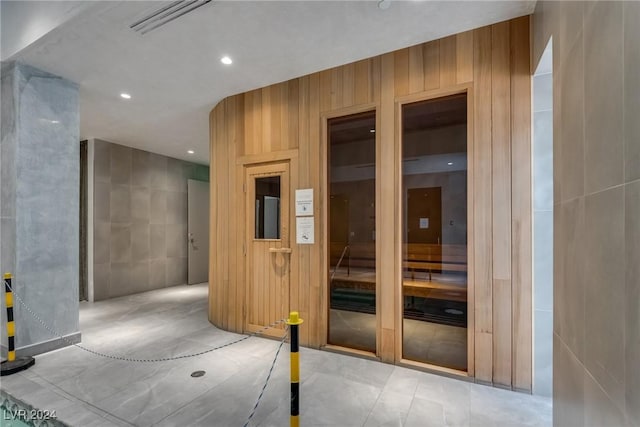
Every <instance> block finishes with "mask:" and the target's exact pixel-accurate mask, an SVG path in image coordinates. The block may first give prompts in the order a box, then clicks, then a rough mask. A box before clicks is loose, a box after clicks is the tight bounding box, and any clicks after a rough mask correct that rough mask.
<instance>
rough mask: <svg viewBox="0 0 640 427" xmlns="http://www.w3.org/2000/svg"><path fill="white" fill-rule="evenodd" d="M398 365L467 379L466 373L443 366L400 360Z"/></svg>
mask: <svg viewBox="0 0 640 427" xmlns="http://www.w3.org/2000/svg"><path fill="white" fill-rule="evenodd" d="M398 365H400V366H405V367H408V368H416V369H419V370H421V371H424V372H429V373H436V374H447V375H448V376H453V377H455V378H467V377H468V376H469V375H468V373H467V372H466V371H459V370H457V369H451V368H445V367H444V366H437V365H429V364H428V363H422V362H416V361H415V360H411V359H400V361H399V362H398Z"/></svg>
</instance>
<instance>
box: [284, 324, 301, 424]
mask: <svg viewBox="0 0 640 427" xmlns="http://www.w3.org/2000/svg"><path fill="white" fill-rule="evenodd" d="M301 323H302V319H300V315H299V314H298V312H297V311H292V312H291V313H289V319H287V325H289V331H290V334H291V422H290V426H291V427H298V426H300V347H299V344H298V325H300V324H301Z"/></svg>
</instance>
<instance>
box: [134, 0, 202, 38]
mask: <svg viewBox="0 0 640 427" xmlns="http://www.w3.org/2000/svg"><path fill="white" fill-rule="evenodd" d="M211 1H212V0H181V1H174V2H171V3H168V4H166V5H163V6H162V7H161V8H160V9H158V10H156V11H154V12H152V13H150V14H149V15H147V16H145V17H144V18H142V19H140V20H139V21H137V22H135V23H134V24H131V25H130V26H129V28H131V29H132V30H133V31H135V32H137V33H140V34H142V35H144V34H147V33H148V32H150V31H153V30H155V29H156V28H160V27H162V26H163V25H165V24H168V23H169V22H171V21H173V20H174V19H178V18H180V17H181V16H184V15H186V14H187V13H189V12H193V11H194V10H196V9H198V8H200V7H202V6H204V5H206V4H207V3H211Z"/></svg>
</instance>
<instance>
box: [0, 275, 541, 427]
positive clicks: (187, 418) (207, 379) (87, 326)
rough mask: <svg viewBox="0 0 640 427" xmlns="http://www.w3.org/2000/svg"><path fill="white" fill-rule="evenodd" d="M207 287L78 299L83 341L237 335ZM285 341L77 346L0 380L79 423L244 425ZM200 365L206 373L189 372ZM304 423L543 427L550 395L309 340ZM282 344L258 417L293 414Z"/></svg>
mask: <svg viewBox="0 0 640 427" xmlns="http://www.w3.org/2000/svg"><path fill="white" fill-rule="evenodd" d="M206 294H207V288H206V286H205V285H197V286H181V287H174V288H168V289H163V290H159V291H152V292H148V293H145V294H138V295H134V296H130V297H123V298H118V299H114V300H109V301H103V302H99V303H94V304H87V303H83V304H81V309H80V324H81V329H82V334H83V335H82V337H83V340H82V344H83V345H85V346H86V347H89V348H92V349H95V350H97V351H100V352H106V353H110V354H124V355H127V356H130V357H137V358H158V357H166V356H173V355H181V354H187V353H193V352H198V351H202V350H206V349H208V348H211V347H213V346H216V345H219V344H222V343H225V342H228V341H231V340H233V339H236V338H238V337H240V336H239V335H237V334H232V333H228V332H224V331H221V330H219V329H216V328H215V327H213V326H212V325H211V324H209V322H208V321H207V317H206V307H207V298H206ZM278 345H279V343H278V342H276V341H274V340H268V339H262V338H250V339H248V340H246V341H243V342H241V343H239V344H235V345H233V346H230V347H226V348H224V349H221V350H216V351H213V352H211V353H208V354H206V355H203V356H199V357H196V358H190V359H181V360H179V361H170V362H162V363H132V362H123V361H118V360H111V359H105V358H102V357H98V356H95V355H92V354H90V353H87V352H85V351H82V350H80V349H78V348H76V347H71V348H67V349H62V350H58V351H55V352H51V353H48V354H45V355H41V356H38V357H37V358H36V365H35V366H34V367H32V368H31V369H29V370H28V371H25V372H23V373H20V374H16V375H12V376H9V377H3V378H2V383H1V385H2V389H3V390H5V391H7V392H8V393H10V394H12V395H13V396H14V397H16V398H18V399H21V400H23V401H25V402H27V403H29V404H31V405H33V406H35V407H37V408H40V409H48V410H56V411H57V415H58V417H59V418H60V419H61V420H62V421H65V422H66V423H68V424H69V425H73V426H80V427H89V426H131V425H135V426H150V425H157V426H172V427H173V426H176V427H185V426H222V427H232V426H243V425H244V424H245V422H246V420H247V417H248V416H249V414H250V412H251V409H252V407H253V405H254V404H255V401H256V398H257V397H258V395H259V394H260V389H261V387H262V384H263V383H264V380H265V378H266V375H267V372H268V369H269V366H270V364H271V362H272V360H273V357H274V356H275V352H276V349H277V347H278ZM196 370H205V371H206V375H205V376H204V377H201V378H192V377H191V376H190V374H191V373H192V372H193V371H196ZM301 377H302V384H301V404H300V407H301V425H303V426H341V427H348V426H402V425H404V426H454V425H455V426H458V425H460V426H466V425H468V426H547V425H551V401H550V400H549V399H547V398H541V397H536V396H530V395H525V394H521V393H514V392H509V391H505V390H500V389H496V388H491V387H486V386H482V385H477V384H472V383H469V382H464V381H460V380H454V379H449V378H444V377H439V376H435V375H431V374H427V373H424V372H419V371H415V370H410V369H406V368H401V367H397V366H393V365H388V364H383V363H378V362H374V361H369V360H364V359H359V358H354V357H349V356H343V355H339V354H335V353H330V352H326V351H317V350H310V349H305V348H303V349H301ZM288 414H289V360H288V345H287V344H285V347H284V348H283V350H282V352H281V353H280V357H279V358H278V361H277V364H276V368H275V370H274V373H273V376H272V378H271V381H270V382H269V385H268V387H267V389H266V391H265V394H264V397H263V399H262V402H261V404H260V406H259V408H258V410H257V412H256V415H255V416H254V418H253V419H252V420H251V424H250V425H260V426H286V425H288V423H289V415H288Z"/></svg>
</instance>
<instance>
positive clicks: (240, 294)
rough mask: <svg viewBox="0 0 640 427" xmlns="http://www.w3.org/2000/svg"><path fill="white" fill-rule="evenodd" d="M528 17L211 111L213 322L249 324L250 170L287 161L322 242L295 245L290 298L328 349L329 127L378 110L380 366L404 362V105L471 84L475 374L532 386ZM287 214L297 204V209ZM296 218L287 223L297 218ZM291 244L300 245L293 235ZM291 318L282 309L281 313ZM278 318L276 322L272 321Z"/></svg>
mask: <svg viewBox="0 0 640 427" xmlns="http://www.w3.org/2000/svg"><path fill="white" fill-rule="evenodd" d="M529 61H530V55H529V17H522V18H517V19H514V20H511V21H507V22H503V23H499V24H495V25H492V26H488V27H483V28H479V29H476V30H473V31H469V32H466V33H462V34H457V35H454V36H450V37H447V38H444V39H441V40H436V41H432V42H428V43H424V44H421V45H418V46H413V47H409V48H406V49H402V50H399V51H396V52H392V53H389V54H385V55H381V56H378V57H374V58H370V59H366V60H362V61H358V62H355V63H352V64H348V65H345V66H340V67H336V68H333V69H330V70H325V71H321V72H318V73H314V74H311V75H307V76H303V77H300V78H297V79H293V80H289V81H287V82H283V83H279V84H275V85H272V86H269V87H265V88H261V89H257V90H253V91H250V92H246V93H243V94H239V95H235V96H231V97H229V98H226V99H225V100H223V101H221V102H220V103H219V104H218V105H217V106H216V107H215V108H214V109H213V110H212V112H211V115H210V129H211V131H210V137H211V151H210V152H211V169H210V170H211V183H212V184H213V185H211V206H212V210H211V230H212V231H211V233H212V235H211V239H210V242H211V251H210V253H211V262H210V272H209V279H210V285H209V286H210V292H209V319H210V321H211V322H212V323H213V324H215V325H216V326H218V327H221V328H223V329H226V330H230V331H236V332H240V331H242V328H243V316H244V310H247V309H249V308H248V307H246V308H245V307H244V300H245V289H244V286H245V283H246V281H247V277H246V272H245V262H244V238H245V236H244V225H243V224H244V216H243V215H244V212H243V211H244V193H243V180H244V175H243V168H244V164H249V163H259V162H266V161H268V160H269V159H275V158H290V159H291V165H290V167H291V169H290V170H291V177H290V180H291V188H292V189H291V192H292V193H291V195H290V197H291V200H294V195H293V190H294V189H296V188H313V189H314V193H315V200H316V203H315V204H314V214H315V218H316V230H315V235H316V236H317V237H316V244H314V245H295V243H294V241H292V242H291V247H292V250H293V252H292V254H291V273H290V302H291V309H297V310H299V311H300V314H301V317H302V318H303V319H305V323H304V324H303V326H302V327H301V329H300V333H301V337H300V340H301V343H302V345H306V346H310V347H316V348H317V347H319V346H321V345H323V344H325V343H326V326H327V305H328V302H327V292H326V289H325V288H326V277H327V274H326V271H324V269H325V263H326V251H327V245H326V242H325V241H323V236H325V235H326V234H324V233H325V230H324V223H325V221H326V206H325V201H326V199H327V191H328V189H327V186H326V182H324V180H325V179H326V175H325V173H324V172H323V171H324V168H326V153H325V152H323V150H325V149H326V145H325V144H326V143H325V142H324V141H323V139H324V138H326V129H323V120H322V118H323V117H327V116H332V115H335V114H337V113H339V112H341V111H348V110H349V109H350V108H356V109H357V108H358V107H359V106H366V105H371V106H372V107H374V108H376V109H377V120H378V129H379V132H378V133H377V138H378V141H377V153H378V175H377V177H378V181H379V182H378V183H377V186H378V188H377V190H376V197H377V201H376V206H377V212H376V215H377V221H378V239H377V240H378V242H377V244H378V260H379V263H378V265H379V273H378V274H379V283H380V285H379V289H378V299H380V303H379V306H378V327H379V328H380V333H379V335H378V341H379V342H378V356H380V358H381V359H382V360H384V361H388V362H397V361H398V360H399V356H400V354H399V352H398V351H397V350H398V348H399V347H398V346H399V344H400V343H399V342H398V341H399V338H398V337H400V334H399V329H400V328H401V316H400V315H399V311H400V310H401V309H402V302H401V293H400V292H399V291H398V290H399V289H400V283H399V276H400V275H399V271H400V268H401V267H400V257H399V256H397V253H399V248H400V244H401V242H400V241H399V239H400V237H399V233H398V227H397V224H399V221H400V209H399V206H398V205H399V203H398V202H397V200H399V197H400V194H399V191H398V189H399V188H400V183H399V180H400V175H401V171H400V166H399V165H400V150H399V142H400V141H399V138H398V132H397V126H398V123H395V122H396V121H397V117H398V114H397V110H396V108H397V107H396V100H397V99H398V98H399V97H403V96H411V95H418V94H424V95H425V96H429V95H430V94H433V93H437V92H438V91H447V90H455V89H456V88H461V87H467V88H469V97H470V99H471V105H472V111H470V112H469V113H470V120H469V126H470V127H471V129H470V146H469V152H468V156H469V160H468V166H469V175H470V179H471V182H470V187H469V192H470V195H469V201H470V206H469V212H470V216H471V218H470V222H469V227H468V230H469V236H468V241H469V285H470V289H469V298H470V301H469V308H470V311H469V327H470V328H471V330H472V333H471V334H470V337H471V338H472V341H473V342H472V345H471V346H470V348H471V349H473V352H472V353H473V354H470V356H471V357H472V359H471V360H470V374H471V375H472V376H474V377H475V378H476V380H478V381H485V382H491V383H494V384H498V385H502V386H506V387H512V388H515V389H519V390H524V391H530V390H531V378H532V343H531V334H532V312H531V301H532V294H531V292H532V278H531V275H532V273H531V268H532V267H531V141H530V135H531V92H530V89H531V76H530V71H529ZM292 205H293V203H292ZM291 218H292V221H295V219H294V218H295V216H294V215H293V214H291ZM291 227H292V229H291V234H292V239H293V236H294V235H295V231H294V230H295V229H294V228H293V227H294V224H292V225H291ZM282 315H283V316H284V315H286V313H282ZM273 320H276V319H273Z"/></svg>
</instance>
